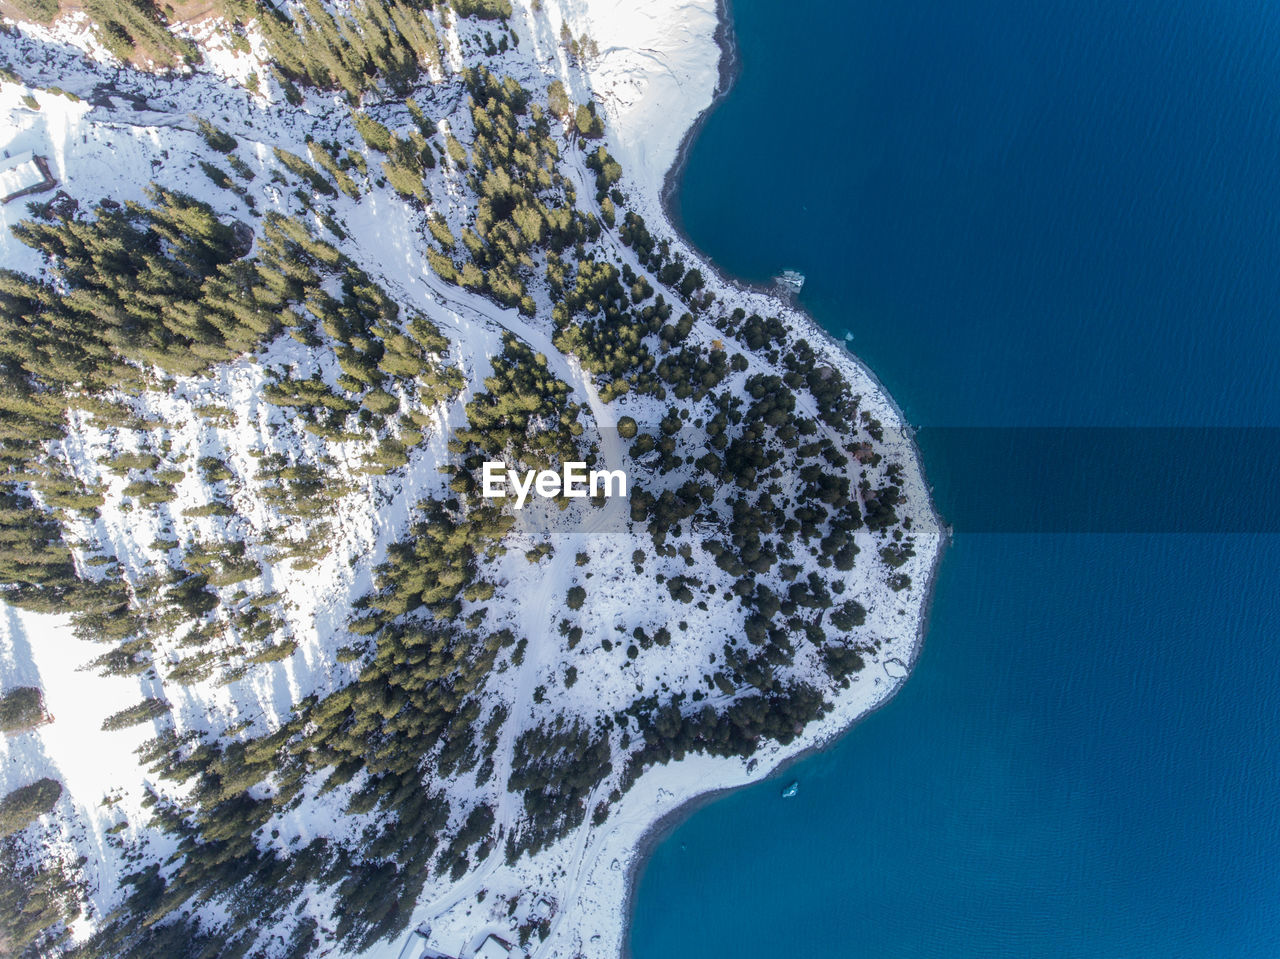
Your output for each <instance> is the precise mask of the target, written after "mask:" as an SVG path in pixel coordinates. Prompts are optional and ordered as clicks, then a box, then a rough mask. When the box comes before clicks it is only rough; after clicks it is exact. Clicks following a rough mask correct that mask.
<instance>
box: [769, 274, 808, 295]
mask: <svg viewBox="0 0 1280 959" xmlns="http://www.w3.org/2000/svg"><path fill="white" fill-rule="evenodd" d="M773 282H774V283H776V284H778V286H779V287H781V288H782V289H783V290H785V291H786V292H788V293H790V294H792V295H793V296H795V295H798V294H799V293H800V290H801V289H802V288H803V287H804V274H803V273H801V272H799V271H798V270H783V271H782V273H781V274H780V275H779V276H776V277H774V279H773Z"/></svg>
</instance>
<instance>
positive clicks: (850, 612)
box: [831, 600, 867, 633]
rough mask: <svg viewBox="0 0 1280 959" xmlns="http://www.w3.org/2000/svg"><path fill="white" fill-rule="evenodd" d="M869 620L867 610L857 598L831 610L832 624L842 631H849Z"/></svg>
mask: <svg viewBox="0 0 1280 959" xmlns="http://www.w3.org/2000/svg"><path fill="white" fill-rule="evenodd" d="M866 621H867V611H866V609H864V608H863V606H862V604H861V603H859V602H858V601H857V600H850V601H849V602H847V603H842V604H841V605H840V606H838V607H836V608H835V609H833V610H832V611H831V625H832V626H834V627H835V628H836V629H838V630H840V631H841V632H845V633H847V632H849V630H851V629H853V628H854V627H856V626H861V625H862V624H863V623H865V622H866Z"/></svg>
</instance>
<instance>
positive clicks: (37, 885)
mask: <svg viewBox="0 0 1280 959" xmlns="http://www.w3.org/2000/svg"><path fill="white" fill-rule="evenodd" d="M42 781H43V780H42ZM50 781H51V780H50ZM55 785H56V783H55ZM79 915H80V903H79V893H78V891H77V890H76V888H75V886H74V885H73V884H72V882H71V880H70V879H69V878H68V877H67V876H66V875H65V873H64V871H63V867H62V866H61V864H56V863H47V864H46V863H42V864H39V865H32V864H31V863H30V861H29V858H28V857H27V856H26V855H24V851H23V849H22V846H21V845H20V843H19V842H18V841H17V840H16V839H5V840H2V841H0V943H3V948H4V951H5V954H6V955H10V956H23V957H26V956H33V955H46V954H52V953H51V950H53V949H54V947H56V946H57V945H58V944H59V943H61V942H63V941H64V940H66V939H67V937H68V935H69V932H68V930H67V929H66V926H65V924H66V923H68V922H70V921H71V920H73V919H75V918H76V917H78V916H79Z"/></svg>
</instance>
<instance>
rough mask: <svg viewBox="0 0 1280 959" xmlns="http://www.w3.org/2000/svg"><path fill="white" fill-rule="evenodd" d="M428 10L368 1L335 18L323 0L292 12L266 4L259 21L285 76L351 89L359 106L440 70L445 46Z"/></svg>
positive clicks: (399, 0) (310, 0) (400, 1)
mask: <svg viewBox="0 0 1280 959" xmlns="http://www.w3.org/2000/svg"><path fill="white" fill-rule="evenodd" d="M422 6H424V5H423V4H418V3H412V2H404V0H390V2H388V0H364V2H360V3H356V4H354V5H352V6H351V7H350V8H348V9H347V10H344V11H343V12H342V13H340V14H338V15H336V16H335V15H334V14H333V13H331V12H330V10H329V8H327V7H326V6H325V5H324V4H322V3H320V2H318V0H307V2H305V3H304V4H302V5H301V7H300V8H293V10H292V12H291V13H284V12H282V11H283V10H284V7H283V6H282V5H281V6H277V5H275V4H270V5H264V6H263V8H262V9H261V17H260V20H259V22H260V23H261V25H262V29H263V33H264V34H265V35H266V38H267V42H268V46H269V49H270V51H271V56H272V58H273V59H274V61H275V64H276V68H277V69H278V70H279V71H280V72H281V73H282V75H284V76H285V77H287V78H289V79H290V80H292V81H294V82H296V83H303V84H307V85H308V86H315V87H320V88H322V89H326V90H333V89H342V90H345V91H346V93H347V95H348V96H349V97H350V98H351V100H352V101H353V102H358V101H359V100H360V98H361V97H362V96H363V95H364V94H365V93H366V92H367V91H370V90H373V89H375V88H376V87H377V86H378V85H379V84H380V83H385V84H386V85H387V86H388V87H390V88H391V89H392V90H395V91H397V92H399V93H401V94H403V93H406V92H408V91H409V89H410V88H411V86H412V84H413V81H414V80H415V79H416V78H417V76H418V75H419V73H420V72H421V71H422V70H423V69H424V68H425V67H428V66H435V67H439V65H440V62H441V61H440V44H439V41H438V40H437V38H436V32H435V28H434V27H433V26H432V24H431V20H430V19H429V18H428V17H427V16H426V14H425V12H424V11H423V10H422V9H421V7H422Z"/></svg>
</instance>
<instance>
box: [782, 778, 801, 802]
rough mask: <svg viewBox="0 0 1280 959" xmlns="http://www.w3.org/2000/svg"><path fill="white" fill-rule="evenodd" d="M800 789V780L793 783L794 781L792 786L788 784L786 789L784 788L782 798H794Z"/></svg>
mask: <svg viewBox="0 0 1280 959" xmlns="http://www.w3.org/2000/svg"><path fill="white" fill-rule="evenodd" d="M799 791H800V783H799V782H793V783H792V784H791V785H790V786H788V787H787V788H786V789H784V790H782V798H783V799H793V798H794V797H795V794H796V793H798V792H799Z"/></svg>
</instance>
